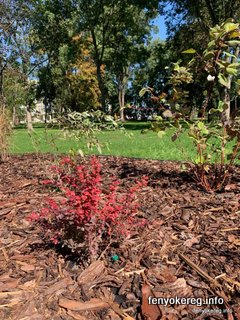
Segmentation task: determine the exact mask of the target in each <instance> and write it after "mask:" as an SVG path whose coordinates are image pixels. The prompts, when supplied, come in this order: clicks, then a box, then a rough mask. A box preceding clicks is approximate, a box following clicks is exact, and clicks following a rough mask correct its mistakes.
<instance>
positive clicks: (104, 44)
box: [0, 0, 240, 124]
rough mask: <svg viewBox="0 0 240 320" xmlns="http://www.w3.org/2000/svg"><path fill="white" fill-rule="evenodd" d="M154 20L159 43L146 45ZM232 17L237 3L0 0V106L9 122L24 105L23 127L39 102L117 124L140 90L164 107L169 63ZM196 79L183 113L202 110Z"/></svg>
mask: <svg viewBox="0 0 240 320" xmlns="http://www.w3.org/2000/svg"><path fill="white" fill-rule="evenodd" d="M160 14H164V15H165V18H166V24H167V32H168V37H167V39H166V40H165V41H160V40H152V33H153V31H154V25H153V19H155V18H156V17H158V15H160ZM239 16H240V3H239V1H238V0H232V1H230V0H225V1H222V0H221V1H220V0H208V1H205V0H199V1H193V0H168V1H167V0H162V1H157V0H147V1H146V0H115V1H112V0H88V1H84V0H1V1H0V102H1V104H2V105H4V106H6V108H8V109H9V110H10V111H11V113H12V114H13V115H14V119H15V120H14V121H17V120H16V119H17V115H18V114H19V112H21V110H20V109H19V106H21V105H25V106H26V113H27V120H28V123H29V124H30V123H31V111H32V109H33V108H34V103H35V101H36V100H40V99H41V100H43V102H44V105H45V108H46V111H47V112H50V111H52V110H54V112H55V113H57V114H58V113H67V112H68V111H78V112H82V111H85V110H97V109H101V110H102V111H104V112H106V113H111V114H113V115H114V114H117V115H119V116H120V118H121V119H122V120H124V116H125V110H126V108H127V106H128V105H138V104H141V103H142V100H143V98H141V97H140V96H139V91H140V90H141V89H142V88H143V87H149V88H152V90H153V91H154V96H156V95H157V96H161V95H162V96H163V97H165V96H166V99H165V101H166V104H167V103H168V96H169V92H171V90H172V84H171V83H170V82H169V78H170V77H171V75H170V69H171V68H169V67H170V66H171V64H172V63H176V62H179V60H182V62H183V63H184V62H186V61H187V60H188V59H189V57H188V56H187V55H184V54H183V53H182V52H183V51H184V50H187V49H189V48H193V49H195V50H197V51H198V53H199V54H201V53H202V52H204V50H205V49H206V47H207V44H208V42H209V30H210V29H211V28H212V27H213V26H215V25H217V24H218V25H220V24H221V23H223V22H224V21H225V20H226V19H228V18H233V19H235V21H238V20H239V18H240V17H239ZM204 72H205V71H204V70H199V69H198V70H197V73H198V77H197V81H195V82H194V84H193V83H189V84H188V91H189V96H188V99H187V102H186V105H187V106H189V108H190V110H192V109H193V107H194V108H197V109H199V108H201V106H202V105H203V102H204V99H205V98H204V95H203V94H202V92H204V88H205V87H206V83H207V81H208V80H207V77H206V75H207V73H206V72H205V73H204ZM144 99H145V104H146V105H147V106H148V104H151V105H154V104H155V105H157V104H158V103H159V99H157V101H154V98H153V96H151V95H148V94H146V95H145V97H144ZM213 99H214V97H213ZM212 103H213V104H214V101H213V102H212Z"/></svg>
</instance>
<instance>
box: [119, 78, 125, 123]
mask: <svg viewBox="0 0 240 320" xmlns="http://www.w3.org/2000/svg"><path fill="white" fill-rule="evenodd" d="M118 101H119V107H120V119H121V121H125V116H124V106H125V90H124V85H123V83H121V84H119V88H118Z"/></svg>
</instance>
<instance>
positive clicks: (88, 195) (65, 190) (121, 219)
mask: <svg viewBox="0 0 240 320" xmlns="http://www.w3.org/2000/svg"><path fill="white" fill-rule="evenodd" d="M52 172H53V174H54V178H53V179H51V180H46V181H44V182H43V183H44V184H49V185H52V186H54V187H57V188H58V190H60V191H61V193H62V196H63V198H62V200H59V201H56V200H54V199H52V198H48V199H47V201H46V204H45V206H44V207H43V208H42V209H41V210H40V212H34V213H32V214H31V215H30V216H29V219H30V220H32V221H35V222H36V223H39V224H40V225H41V226H42V227H43V228H44V229H43V230H44V232H45V234H46V235H47V236H50V238H51V240H52V241H53V242H54V243H55V244H57V243H59V242H60V243H69V241H70V243H71V244H72V249H73V247H74V246H75V248H77V250H79V249H80V250H82V252H85V254H87V255H88V257H89V258H90V260H91V261H93V260H95V259H97V258H98V257H99V255H100V254H101V252H102V250H104V249H106V248H107V246H109V245H110V244H111V243H112V242H113V241H117V242H119V241H121V240H123V239H124V237H126V236H130V235H131V233H132V232H134V231H136V230H139V228H141V227H143V226H144V225H145V224H146V221H145V219H142V218H140V217H138V216H137V214H138V210H139V201H138V199H137V195H138V191H140V189H141V188H142V187H144V186H146V185H147V178H146V177H143V178H142V179H141V180H140V181H137V182H136V183H135V184H134V185H133V186H132V187H130V188H129V189H128V190H124V192H122V191H121V192H120V190H119V185H120V182H119V181H118V180H117V179H116V178H115V177H112V178H111V179H110V182H109V183H107V182H106V181H105V183H103V177H102V175H101V165H100V163H99V161H98V159H97V158H96V157H92V158H91V160H90V161H89V162H88V164H77V163H76V162H75V161H73V160H72V159H70V158H68V157H66V158H64V159H63V160H62V161H61V162H60V164H59V165H58V166H53V167H52ZM73 244H74V245H73Z"/></svg>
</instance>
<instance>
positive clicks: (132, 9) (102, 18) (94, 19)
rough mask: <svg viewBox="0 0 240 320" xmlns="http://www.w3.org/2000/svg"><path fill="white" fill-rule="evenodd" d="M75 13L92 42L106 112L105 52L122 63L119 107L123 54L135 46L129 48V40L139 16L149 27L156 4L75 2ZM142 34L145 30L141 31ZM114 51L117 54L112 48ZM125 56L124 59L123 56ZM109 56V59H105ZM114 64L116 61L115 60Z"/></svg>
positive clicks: (125, 63) (121, 78) (132, 0)
mask: <svg viewBox="0 0 240 320" xmlns="http://www.w3.org/2000/svg"><path fill="white" fill-rule="evenodd" d="M78 4H79V5H78V10H79V12H80V13H81V18H82V19H81V21H80V24H79V27H80V29H83V30H86V31H87V32H89V34H90V35H91V37H92V40H93V57H94V61H95V64H96V68H97V78H98V83H99V89H100V91H101V105H102V108H103V110H104V111H106V101H107V88H106V83H105V79H104V72H103V66H104V65H105V64H106V62H107V61H106V54H107V53H108V54H109V50H112V51H114V56H112V59H114V58H116V53H117V52H118V55H119V56H121V57H119V58H120V59H121V61H122V64H121V66H119V64H120V61H118V67H117V69H118V76H117V77H118V82H119V88H120V87H121V88H122V89H121V91H122V94H120V95H121V97H120V95H119V100H121V102H120V104H121V105H122V104H123V103H124V101H123V97H124V95H123V92H124V90H123V89H124V82H125V81H126V79H125V78H126V70H127V68H128V66H129V61H127V60H128V59H127V58H126V57H127V54H129V50H130V47H133V46H134V45H136V42H134V40H133V42H132V44H131V46H130V45H129V43H128V42H129V40H130V37H133V36H134V35H135V36H137V35H138V34H139V25H140V24H139V22H140V21H141V23H142V21H143V20H142V15H143V13H144V15H145V22H146V24H147V25H148V26H149V19H150V18H153V17H154V16H155V15H156V14H157V10H158V1H156V0H151V1H143V0H142V1H135V0H130V1H127V0H122V1H120V0H117V1H114V2H113V1H111V0H91V1H84V0H82V1H78ZM144 30H145V31H146V28H144ZM116 47H118V50H116V49H115V48H116ZM124 54H125V56H124ZM108 56H109V55H108ZM115 61H116V59H115Z"/></svg>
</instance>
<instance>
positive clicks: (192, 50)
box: [182, 49, 197, 54]
mask: <svg viewBox="0 0 240 320" xmlns="http://www.w3.org/2000/svg"><path fill="white" fill-rule="evenodd" d="M196 52H197V51H196V50H195V49H188V50H184V51H182V53H190V54H195V53H196Z"/></svg>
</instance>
